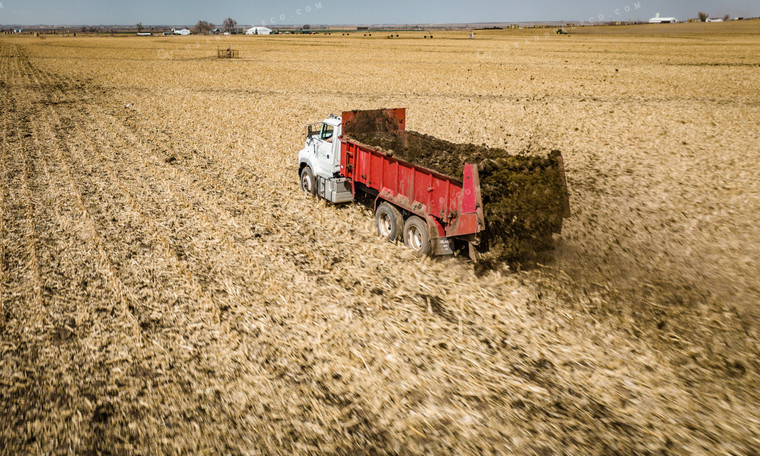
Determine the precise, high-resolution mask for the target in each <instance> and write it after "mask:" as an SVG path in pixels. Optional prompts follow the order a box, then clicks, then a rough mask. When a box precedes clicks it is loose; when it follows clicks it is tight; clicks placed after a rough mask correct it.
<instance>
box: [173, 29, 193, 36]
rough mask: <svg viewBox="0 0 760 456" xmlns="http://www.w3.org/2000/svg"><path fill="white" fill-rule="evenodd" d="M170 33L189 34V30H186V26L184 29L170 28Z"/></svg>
mask: <svg viewBox="0 0 760 456" xmlns="http://www.w3.org/2000/svg"><path fill="white" fill-rule="evenodd" d="M172 33H174V34H175V35H189V34H190V30H188V29H186V28H185V29H172Z"/></svg>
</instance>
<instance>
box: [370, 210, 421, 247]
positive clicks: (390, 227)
mask: <svg viewBox="0 0 760 456" xmlns="http://www.w3.org/2000/svg"><path fill="white" fill-rule="evenodd" d="M375 226H376V227H377V233H378V234H379V235H380V237H382V238H383V239H386V240H387V241H389V242H395V241H396V240H397V239H399V238H403V240H404V244H406V245H407V246H408V247H409V248H410V249H412V250H414V251H415V252H417V254H418V255H420V256H422V255H429V254H430V233H429V231H428V226H427V223H425V221H424V220H422V219H421V218H420V217H417V216H416V215H411V216H409V217H408V218H407V219H406V222H405V221H404V217H403V216H402V215H401V211H399V210H398V209H397V208H396V207H395V206H393V205H392V204H389V203H386V202H383V203H380V205H379V206H378V207H377V210H376V211H375Z"/></svg>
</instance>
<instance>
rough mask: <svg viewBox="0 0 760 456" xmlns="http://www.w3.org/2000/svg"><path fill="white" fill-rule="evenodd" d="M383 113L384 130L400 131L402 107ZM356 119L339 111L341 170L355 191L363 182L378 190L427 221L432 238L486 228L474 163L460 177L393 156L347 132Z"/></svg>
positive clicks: (393, 201) (402, 124) (400, 206)
mask: <svg viewBox="0 0 760 456" xmlns="http://www.w3.org/2000/svg"><path fill="white" fill-rule="evenodd" d="M365 112H366V111H365ZM382 113H383V116H384V124H385V125H384V127H385V128H386V129H390V130H403V129H404V124H405V111H404V109H393V110H384V111H382ZM360 120H361V119H356V118H355V115H354V112H346V113H343V117H342V121H343V125H344V136H343V137H342V138H341V174H342V175H343V176H344V177H345V178H346V179H347V181H348V182H350V184H351V188H352V190H353V192H354V195H356V191H357V187H358V186H362V185H363V186H365V187H366V188H367V189H371V191H372V193H377V198H378V200H385V201H388V202H390V203H393V204H394V205H396V206H398V207H399V208H401V209H404V210H406V211H409V212H411V213H413V214H416V215H418V216H420V217H422V218H423V219H424V220H426V221H427V223H428V227H429V228H430V238H431V239H435V238H444V237H446V238H448V237H456V236H468V235H477V234H478V233H479V232H481V231H482V230H483V229H484V228H485V223H484V220H483V203H482V200H481V196H480V180H479V178H478V168H477V166H476V165H473V164H465V167H464V173H463V176H462V178H461V180H458V179H455V178H453V177H450V176H446V175H444V174H441V173H438V172H436V171H434V170H431V169H427V168H424V167H422V166H417V165H415V164H413V163H409V162H407V161H404V160H402V159H399V158H395V157H392V156H390V155H387V154H385V153H384V152H382V151H379V150H376V149H374V148H372V147H370V146H367V145H364V144H361V143H359V142H357V141H354V140H352V139H351V138H350V137H347V136H345V134H346V132H350V131H351V128H352V123H354V124H355V123H357V122H359V121H360ZM389 126H390V127H389Z"/></svg>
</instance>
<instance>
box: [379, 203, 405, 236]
mask: <svg viewBox="0 0 760 456" xmlns="http://www.w3.org/2000/svg"><path fill="white" fill-rule="evenodd" d="M375 227H376V228H377V234H379V235H380V237H381V238H384V239H385V240H387V241H388V242H395V241H396V239H398V238H399V234H401V230H403V228H404V218H403V217H402V216H401V212H400V211H399V210H398V209H396V207H395V206H393V205H392V204H389V203H385V202H383V203H380V205H379V206H378V207H377V210H376V211H375Z"/></svg>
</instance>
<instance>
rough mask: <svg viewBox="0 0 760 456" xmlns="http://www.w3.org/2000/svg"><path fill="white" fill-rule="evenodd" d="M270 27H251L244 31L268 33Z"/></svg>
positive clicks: (247, 33) (249, 33) (260, 33)
mask: <svg viewBox="0 0 760 456" xmlns="http://www.w3.org/2000/svg"><path fill="white" fill-rule="evenodd" d="M271 33H272V29H270V28H267V27H251V28H249V29H247V30H246V31H245V34H246V35H270V34H271Z"/></svg>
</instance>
